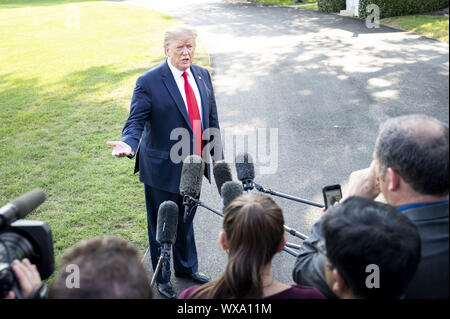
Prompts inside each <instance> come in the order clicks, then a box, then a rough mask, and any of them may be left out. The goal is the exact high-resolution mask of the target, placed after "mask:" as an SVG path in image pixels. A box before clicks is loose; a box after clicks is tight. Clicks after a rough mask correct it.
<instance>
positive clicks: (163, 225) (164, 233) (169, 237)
mask: <svg viewBox="0 0 450 319" xmlns="http://www.w3.org/2000/svg"><path fill="white" fill-rule="evenodd" d="M177 227H178V205H177V204H175V203H174V202H172V201H170V200H168V201H165V202H163V203H162V204H161V205H160V206H159V209H158V221H157V223H156V240H157V241H158V243H160V244H161V245H165V244H168V245H173V244H175V241H176V239H177Z"/></svg>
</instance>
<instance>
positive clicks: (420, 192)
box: [293, 115, 449, 298]
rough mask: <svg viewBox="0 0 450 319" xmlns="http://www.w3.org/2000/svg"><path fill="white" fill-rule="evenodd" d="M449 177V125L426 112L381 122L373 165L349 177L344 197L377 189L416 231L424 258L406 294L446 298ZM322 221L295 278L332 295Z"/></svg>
mask: <svg viewBox="0 0 450 319" xmlns="http://www.w3.org/2000/svg"><path fill="white" fill-rule="evenodd" d="M448 175H449V129H448V125H447V124H445V123H442V122H440V121H438V120H436V119H434V118H430V117H427V116H425V115H409V116H400V117H396V118H391V119H389V120H387V121H386V122H385V123H383V124H382V125H381V127H380V132H379V134H378V138H377V141H376V145H375V151H374V160H373V162H372V164H371V165H370V167H369V168H366V169H363V170H359V171H355V172H353V173H352V174H351V175H350V180H349V184H348V187H347V190H346V192H345V193H344V197H346V198H348V197H350V196H362V197H368V198H372V199H374V198H376V197H377V196H378V195H379V194H380V192H381V193H382V194H383V196H384V198H385V199H386V201H387V202H388V203H389V204H391V205H392V206H396V207H397V209H398V210H399V211H401V212H403V213H404V214H405V215H406V216H407V217H408V218H409V219H410V220H411V221H412V222H413V223H414V224H415V225H416V226H417V228H418V230H419V233H420V237H421V246H422V249H421V256H422V257H421V261H420V264H419V267H418V269H417V272H416V273H415V275H414V277H413V279H412V281H411V282H410V284H409V286H408V288H407V289H406V291H405V294H404V297H405V298H448V293H449V276H448V275H449V264H448V262H449V241H448V240H449V228H448V227H449V224H448V221H449V220H448V219H449V216H448V215H449V205H448V204H449V203H448V199H449V198H448V194H449V179H448ZM322 222H323V218H321V219H320V220H319V221H318V222H317V223H316V224H315V225H314V226H313V229H312V231H311V236H310V237H309V238H308V239H307V240H305V241H304V242H303V245H302V249H301V252H300V255H299V257H298V258H297V262H296V264H295V268H294V271H293V277H294V280H295V281H296V282H297V283H299V284H304V285H310V286H315V287H317V288H318V289H319V290H320V291H321V292H322V293H323V294H324V295H325V296H327V297H329V298H332V297H335V293H334V292H333V291H331V290H330V289H329V287H328V285H327V283H326V280H325V276H324V258H323V256H322V255H321V254H319V253H318V252H317V250H316V249H315V248H314V245H315V243H316V242H318V241H320V240H321V239H322V238H323V235H322V230H321V225H322ZM382 280H383V279H382V278H381V282H382Z"/></svg>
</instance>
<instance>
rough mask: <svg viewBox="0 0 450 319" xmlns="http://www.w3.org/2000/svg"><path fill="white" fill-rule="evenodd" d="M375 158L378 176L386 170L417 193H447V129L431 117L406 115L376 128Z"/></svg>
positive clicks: (438, 194)
mask: <svg viewBox="0 0 450 319" xmlns="http://www.w3.org/2000/svg"><path fill="white" fill-rule="evenodd" d="M375 157H376V158H377V159H378V161H379V162H380V164H381V177H382V178H384V175H385V173H386V170H387V168H388V167H390V168H392V169H393V170H394V171H396V172H397V174H399V175H400V176H401V177H402V178H403V180H405V182H406V183H408V184H410V185H411V187H412V188H413V189H414V190H415V191H416V192H418V193H420V194H425V195H434V196H441V195H447V194H448V193H449V189H448V184H449V180H448V174H449V127H448V124H445V123H443V122H440V121H438V120H437V119H435V118H432V117H429V116H426V115H422V114H415V115H406V116H400V117H395V118H391V119H389V120H387V121H386V122H384V123H382V124H381V125H380V131H379V134H378V138H377V141H376V145H375Z"/></svg>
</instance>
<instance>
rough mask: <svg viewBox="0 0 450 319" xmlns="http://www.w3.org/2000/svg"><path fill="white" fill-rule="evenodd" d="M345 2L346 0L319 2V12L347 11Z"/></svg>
mask: <svg viewBox="0 0 450 319" xmlns="http://www.w3.org/2000/svg"><path fill="white" fill-rule="evenodd" d="M345 2H346V1H345V0H318V1H317V6H318V8H319V11H323V12H339V11H341V10H345Z"/></svg>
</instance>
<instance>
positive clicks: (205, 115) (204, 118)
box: [191, 65, 209, 130]
mask: <svg viewBox="0 0 450 319" xmlns="http://www.w3.org/2000/svg"><path fill="white" fill-rule="evenodd" d="M191 72H192V75H193V76H194V78H195V82H196V83H197V87H198V90H199V92H200V98H201V99H202V100H201V107H202V122H203V130H206V129H207V128H208V126H209V122H208V118H209V112H208V107H207V105H209V100H208V94H207V93H206V86H205V82H204V79H203V78H202V77H201V75H200V73H199V72H197V69H196V68H195V66H194V65H191Z"/></svg>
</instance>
